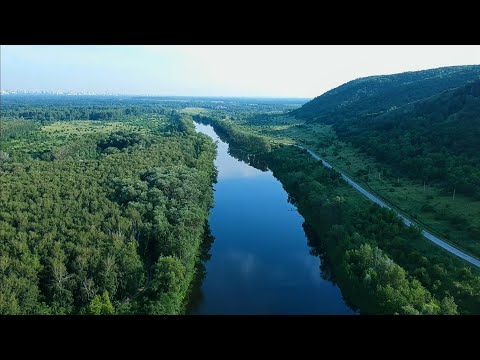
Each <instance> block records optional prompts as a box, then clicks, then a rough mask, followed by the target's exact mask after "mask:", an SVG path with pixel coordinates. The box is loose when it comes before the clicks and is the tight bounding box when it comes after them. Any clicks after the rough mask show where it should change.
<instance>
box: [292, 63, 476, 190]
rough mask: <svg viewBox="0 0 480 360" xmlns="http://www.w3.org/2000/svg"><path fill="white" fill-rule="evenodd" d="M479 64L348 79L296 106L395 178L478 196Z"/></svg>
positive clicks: (306, 115)
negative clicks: (382, 166) (331, 126)
mask: <svg viewBox="0 0 480 360" xmlns="http://www.w3.org/2000/svg"><path fill="white" fill-rule="evenodd" d="M479 78H480V66H459V67H448V68H440V69H433V70H425V71H419V72H410V73H402V74H397V75H386V76H377V77H368V78H364V79H359V80H354V81H351V82H349V83H347V84H345V85H342V86H340V87H338V88H336V89H333V90H331V91H329V92H327V93H325V94H324V95H322V96H320V97H318V98H316V99H314V100H312V101H311V102H310V103H307V104H305V105H304V106H303V107H302V108H300V109H298V110H297V111H295V114H296V115H297V116H298V117H302V118H307V119H308V120H309V121H314V122H322V123H327V124H332V125H333V127H334V129H335V130H336V133H337V135H338V136H339V137H340V139H342V140H345V141H348V142H350V143H352V144H353V145H355V146H356V147H357V148H359V149H360V150H362V151H364V152H366V153H367V154H369V155H371V156H373V157H374V158H376V159H377V160H378V161H380V162H383V163H385V164H388V165H389V166H390V167H391V169H392V171H393V175H395V176H402V175H406V176H409V177H410V178H412V179H415V180H418V181H419V182H423V181H425V182H426V183H434V184H438V185H440V186H441V187H442V188H444V190H445V191H447V192H450V193H452V192H453V191H454V190H455V191H456V192H458V193H462V194H465V195H467V196H470V197H473V198H475V199H480V172H479V171H480V170H479V169H480V166H479V165H480V155H479V154H480V147H479V145H478V144H479V142H478V136H479V134H480V80H478V79H479Z"/></svg>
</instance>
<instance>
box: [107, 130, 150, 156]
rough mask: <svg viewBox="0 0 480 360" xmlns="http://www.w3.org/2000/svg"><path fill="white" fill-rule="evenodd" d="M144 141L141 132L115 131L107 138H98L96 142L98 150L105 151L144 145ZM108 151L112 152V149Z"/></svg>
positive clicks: (145, 141)
mask: <svg viewBox="0 0 480 360" xmlns="http://www.w3.org/2000/svg"><path fill="white" fill-rule="evenodd" d="M146 143H147V140H146V138H145V137H144V136H142V135H141V134H138V133H135V132H132V133H127V132H125V131H116V132H113V133H111V134H110V135H108V137H107V138H105V139H102V140H100V142H99V143H98V148H99V149H100V151H105V150H107V149H111V148H115V149H118V150H122V149H125V148H127V147H129V146H134V145H139V146H145V145H146ZM110 153H112V151H110ZM113 153H114V151H113Z"/></svg>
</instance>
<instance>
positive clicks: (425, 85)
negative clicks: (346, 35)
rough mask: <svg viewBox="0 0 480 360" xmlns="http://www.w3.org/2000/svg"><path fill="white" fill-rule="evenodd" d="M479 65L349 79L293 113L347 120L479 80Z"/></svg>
mask: <svg viewBox="0 0 480 360" xmlns="http://www.w3.org/2000/svg"><path fill="white" fill-rule="evenodd" d="M479 77H480V66H478V65H471V66H452V67H443V68H438V69H431V70H422V71H412V72H405V73H400V74H395V75H382V76H369V77H365V78H361V79H356V80H352V81H349V82H348V83H346V84H343V85H341V86H339V87H337V88H335V89H332V90H330V91H327V92H326V93H325V94H323V95H320V96H318V97H316V98H315V99H313V100H312V101H310V102H308V103H306V104H305V105H303V106H302V107H301V108H299V109H297V110H294V111H293V113H294V114H295V115H296V116H298V117H301V118H305V119H309V120H315V121H321V122H324V123H328V124H333V123H337V122H344V121H345V122H348V121H350V120H355V119H358V118H364V117H369V116H376V115H378V114H380V113H383V112H386V111H389V110H391V109H394V108H395V107H399V106H402V105H405V104H407V103H410V102H414V101H417V100H421V99H424V98H427V97H429V96H432V95H436V94H438V93H440V92H442V91H445V90H449V89H453V88H456V87H459V86H462V85H464V84H465V83H467V82H468V81H474V80H478V79H479Z"/></svg>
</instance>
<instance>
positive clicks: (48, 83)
mask: <svg viewBox="0 0 480 360" xmlns="http://www.w3.org/2000/svg"><path fill="white" fill-rule="evenodd" d="M0 50H1V74H0V75H1V78H0V81H1V89H2V90H54V91H78V92H97V93H103V92H113V93H121V94H151V95H185V96H188V95H194V96H267V97H275V96H279V97H315V96H318V95H320V94H322V93H323V92H325V91H327V90H330V89H331V88H333V87H336V86H338V85H341V84H342V83H344V82H347V81H349V80H352V79H355V78H359V77H363V76H369V75H380V74H392V73H397V72H403V71H411V70H420V69H429V68H435V67H441V66H449V65H467V64H468V65H471V64H480V46H420V45H417V46H360V45H359V46H317V45H315V46H313V45H312V46H299V45H293V46H268V45H267V46H262V45H254V46H240V45H234V46H224V45H222V46H220V45H217V46H200V45H196V46H140V45H137V46H103V45H102V46H70V45H69V46H65V45H61V46H59V45H57V46H11V45H8V46H3V45H2V46H1V48H0Z"/></svg>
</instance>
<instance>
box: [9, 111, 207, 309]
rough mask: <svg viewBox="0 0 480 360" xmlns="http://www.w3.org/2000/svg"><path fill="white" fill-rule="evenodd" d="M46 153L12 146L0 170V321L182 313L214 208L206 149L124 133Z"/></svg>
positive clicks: (188, 139) (200, 142)
mask: <svg viewBox="0 0 480 360" xmlns="http://www.w3.org/2000/svg"><path fill="white" fill-rule="evenodd" d="M178 119H179V118H178V117H174V116H171V117H168V119H167V120H168V121H169V122H175V121H177V120H178ZM184 121H186V122H188V119H184ZM134 124H135V126H141V127H142V128H143V129H150V124H149V123H148V122H144V123H142V122H140V121H139V120H136V121H135V123H134ZM190 127H191V126H190ZM101 129H102V127H101V124H100V125H99V130H101ZM145 133H148V131H146V130H145ZM40 135H41V134H40V133H34V138H35V136H36V137H38V138H40ZM28 136H30V135H28ZM32 136H33V135H32ZM101 139H102V140H101ZM12 141H13V140H12ZM97 144H98V147H97ZM27 145H28V143H27ZM45 145H46V146H47V149H48V146H49V147H50V149H49V150H47V152H48V154H49V157H48V158H45V159H43V158H42V156H39V157H34V156H24V155H23V154H22V153H21V149H19V150H15V148H14V147H8V153H6V154H7V155H8V158H9V160H8V161H4V162H1V163H0V189H1V191H0V313H1V314H49V313H50V314H78V313H88V314H112V313H113V312H114V308H115V312H117V313H121V314H125V313H148V312H149V311H152V312H154V313H168V314H171V313H179V312H182V311H183V306H184V299H185V296H186V294H187V292H188V286H189V284H190V282H191V280H192V277H193V273H194V267H195V263H196V260H197V257H198V256H199V248H200V243H201V241H202V239H203V233H204V227H205V223H206V221H207V219H208V211H209V208H210V207H211V206H212V202H213V191H212V182H213V181H214V180H215V169H214V166H213V159H214V157H215V145H214V144H213V142H212V141H211V140H210V139H209V138H208V137H207V136H205V135H201V134H196V133H191V132H189V133H188V134H187V133H177V134H176V135H172V134H166V133H161V132H158V131H157V132H156V133H154V132H153V131H152V132H150V133H148V135H142V134H140V133H136V132H134V131H133V130H132V131H122V132H113V133H110V134H109V135H107V136H98V134H97V133H90V134H86V135H84V136H80V137H72V138H67V140H66V141H65V142H61V143H59V144H58V145H53V144H49V143H46V144H45ZM59 149H65V150H64V152H63V153H61V152H59ZM108 149H116V150H118V151H107V150H108ZM125 150H128V151H125ZM102 153H103V154H102ZM45 157H46V156H45ZM170 263H172V264H173V265H172V266H170V265H168V264H170ZM178 269H181V271H180V273H181V276H180V275H179V274H180V273H178V272H177V270H178ZM164 270H165V271H166V273H165V274H162V271H164ZM171 273H173V274H174V275H175V276H176V277H175V276H174V278H172V277H171V276H170V275H171ZM177 275H178V276H177ZM169 279H170V280H171V281H170V280H169ZM179 279H181V281H180V280H179ZM177 280H178V281H177ZM169 281H170V282H169ZM152 304H154V305H155V306H153V305H152ZM158 309H160V310H158Z"/></svg>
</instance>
